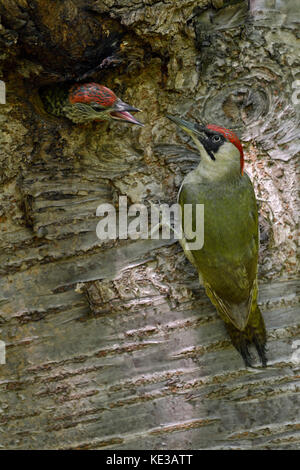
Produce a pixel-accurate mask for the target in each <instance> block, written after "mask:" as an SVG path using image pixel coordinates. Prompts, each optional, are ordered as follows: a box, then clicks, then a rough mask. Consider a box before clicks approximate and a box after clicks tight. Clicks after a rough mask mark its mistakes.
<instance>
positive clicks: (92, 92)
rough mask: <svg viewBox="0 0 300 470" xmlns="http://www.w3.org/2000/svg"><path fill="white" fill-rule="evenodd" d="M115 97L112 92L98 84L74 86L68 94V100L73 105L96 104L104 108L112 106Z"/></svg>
mask: <svg viewBox="0 0 300 470" xmlns="http://www.w3.org/2000/svg"><path fill="white" fill-rule="evenodd" d="M116 99H117V97H116V95H115V94H114V92H113V91H111V90H110V89H109V88H106V87H105V86H103V85H99V83H84V84H78V85H74V86H73V87H72V88H71V90H70V94H69V100H70V102H71V103H72V104H73V103H90V102H91V101H92V102H94V103H98V104H100V105H101V106H104V107H110V106H112V105H113V104H114V102H115V101H116Z"/></svg>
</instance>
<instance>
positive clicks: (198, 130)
mask: <svg viewBox="0 0 300 470" xmlns="http://www.w3.org/2000/svg"><path fill="white" fill-rule="evenodd" d="M166 117H167V118H168V119H170V121H173V122H175V124H177V126H179V127H180V128H181V129H182V130H184V131H185V132H186V133H187V134H189V135H191V136H194V137H196V138H198V140H199V138H206V136H205V132H204V129H205V128H204V126H199V124H197V123H193V122H189V121H185V120H184V119H179V118H177V117H174V116H169V115H167V116H166Z"/></svg>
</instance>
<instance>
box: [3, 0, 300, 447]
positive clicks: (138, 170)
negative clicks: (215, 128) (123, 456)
mask: <svg viewBox="0 0 300 470" xmlns="http://www.w3.org/2000/svg"><path fill="white" fill-rule="evenodd" d="M297 6H298V2H297V1H296V0H289V1H275V0H271V1H268V0H253V1H250V2H249V5H248V1H243V0H238V1H235V0H232V1H228V0H214V1H208V0H202V1H195V0H181V1H177V0H172V1H171V0H170V1H167V0H165V1H155V0H150V1H147V2H143V1H140V2H138V1H133V0H127V1H126V2H124V1H120V0H104V1H101V2H100V1H95V2H89V1H88V0H63V1H61V0H60V1H58V0H57V1H54V2H51V10H50V9H49V7H50V3H49V2H47V1H45V0H33V1H30V2H29V1H26V0H5V1H4V0H0V17H1V22H0V79H1V80H3V81H5V83H6V87H7V104H6V105H2V104H0V168H1V169H0V184H1V192H0V222H1V223H0V232H1V237H0V247H1V251H0V276H1V277H0V339H1V340H3V341H5V343H6V360H7V361H6V364H3V365H0V412H1V413H0V423H1V425H0V446H2V448H5V449H24V448H25V449H58V448H59V449H69V448H74V449H86V448H88V449H89V448H96V449H98V448H99V449H168V448H172V449H197V448H199V449H230V448H239V449H251V448H257V449H268V448H272V449H294V448H299V442H300V435H299V404H300V403H299V364H300V353H299V350H300V328H299V327H300V311H299V304H298V303H297V294H298V292H299V291H298V290H297V289H298V288H299V282H298V279H299V276H298V271H297V265H296V250H297V242H298V233H297V228H298V226H297V222H298V220H297V209H298V200H297V194H296V192H297V189H298V187H297V179H296V176H297V167H296V162H297V157H298V154H299V99H298V96H299V94H298V95H297V89H298V88H299V87H298V83H299V79H300V69H299V52H298V51H299V12H298V11H297ZM112 44H113V46H112ZM107 58H109V60H106V59H107ZM82 79H85V80H87V79H91V80H93V81H99V82H100V83H103V84H105V85H106V86H108V87H110V88H111V89H113V90H114V91H115V93H116V94H117V95H118V96H120V97H121V98H122V99H123V100H124V101H126V102H130V103H132V104H134V105H135V106H137V107H139V108H140V109H142V110H143V112H142V113H140V115H139V118H140V120H141V121H143V122H144V123H145V127H144V128H142V129H141V128H135V127H129V126H126V125H123V124H122V123H120V124H119V123H113V124H104V123H97V124H96V123H94V124H89V125H86V126H84V127H80V126H77V125H75V124H72V123H71V122H68V121H67V120H64V119H57V118H55V117H53V116H49V115H47V114H46V113H45V111H44V110H43V108H42V104H41V102H40V100H39V96H38V90H39V87H41V86H43V85H45V84H51V83H60V82H65V81H77V80H79V81H80V80H82ZM297 80H298V82H297ZM297 87H298V88H297ZM166 114H173V115H180V116H182V117H185V116H186V117H187V118H191V119H194V120H200V119H202V120H204V121H205V122H214V123H218V124H219V125H223V126H226V127H229V128H231V129H233V130H235V131H236V132H237V133H238V134H239V135H240V137H241V139H242V142H243V145H244V148H245V153H246V171H247V172H248V173H249V174H250V176H251V178H252V180H253V182H254V185H255V190H256V195H257V198H258V201H259V205H260V222H261V249H260V264H259V281H260V305H261V308H262V311H263V314H264V317H265V320H266V326H267V330H268V347H269V351H268V357H269V361H270V366H269V367H268V368H267V369H261V368H260V367H259V366H257V368H256V369H253V370H247V369H245V367H244V365H243V363H242V359H241V358H240V357H239V355H238V353H237V352H236V351H235V350H234V348H233V347H232V345H231V343H230V340H229V338H228V336H227V335H226V332H225V329H224V327H223V324H222V322H221V320H220V319H219V317H218V316H217V313H216V312H215V309H214V307H213V306H212V305H211V304H210V302H209V300H208V298H207V297H206V295H205V293H204V290H203V289H202V288H201V287H199V285H198V279H197V275H196V272H195V270H194V268H193V267H192V266H191V265H190V264H189V263H188V261H187V260H186V259H185V256H184V254H183V253H182V250H181V248H180V247H179V245H178V244H177V243H176V242H175V241H174V240H170V241H166V240H152V241H149V240H136V241H134V240H116V241H111V240H109V241H99V240H98V238H97V236H96V225H97V222H98V219H97V217H96V208H97V206H98V205H99V204H101V203H105V202H113V203H116V202H117V201H118V197H119V196H121V195H127V196H128V197H129V200H130V202H132V203H135V202H141V203H145V204H150V202H152V203H153V202H154V203H155V202H158V201H160V202H161V203H162V202H165V203H168V204H172V203H174V202H175V201H176V195H177V191H178V188H179V186H180V183H181V181H182V179H183V177H184V175H185V174H186V173H187V172H188V171H190V170H191V169H192V168H193V167H195V165H197V162H198V155H197V151H196V149H195V147H194V145H193V143H192V142H191V141H190V140H189V138H188V137H187V136H186V135H184V134H183V133H182V132H181V131H180V130H175V128H174V126H173V124H172V123H170V122H169V121H168V120H167V119H166V117H165V115H166Z"/></svg>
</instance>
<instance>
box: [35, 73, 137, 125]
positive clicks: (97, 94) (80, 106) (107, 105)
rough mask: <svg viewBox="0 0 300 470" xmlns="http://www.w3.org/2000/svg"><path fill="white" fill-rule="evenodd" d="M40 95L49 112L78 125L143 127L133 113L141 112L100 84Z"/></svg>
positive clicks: (60, 88)
mask: <svg viewBox="0 0 300 470" xmlns="http://www.w3.org/2000/svg"><path fill="white" fill-rule="evenodd" d="M40 96H41V99H42V101H43V103H44V107H45V109H46V111H48V112H49V113H50V114H54V115H55V116H58V117H61V116H64V117H67V118H68V119H70V120H71V121H73V122H75V123H86V122H90V121H123V122H130V123H132V124H137V125H139V126H143V124H142V123H141V122H139V121H138V120H137V119H135V118H134V117H133V116H132V114H130V112H138V111H140V110H139V109H137V108H134V107H133V106H130V105H129V104H127V103H124V102H123V101H122V100H121V99H120V98H118V97H117V96H116V95H115V94H114V92H113V91H112V90H110V89H109V88H107V87H105V86H103V85H100V84H99V83H93V82H92V83H83V84H76V85H73V86H71V87H70V86H67V85H65V86H62V85H57V86H53V87H46V88H44V89H42V90H41V91H40Z"/></svg>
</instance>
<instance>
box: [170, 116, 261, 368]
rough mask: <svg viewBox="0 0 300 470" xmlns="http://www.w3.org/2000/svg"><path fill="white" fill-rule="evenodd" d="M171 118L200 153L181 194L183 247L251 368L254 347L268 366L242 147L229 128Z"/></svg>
mask: <svg viewBox="0 0 300 470" xmlns="http://www.w3.org/2000/svg"><path fill="white" fill-rule="evenodd" d="M168 118H169V119H170V120H171V121H173V122H175V123H176V124H177V125H178V126H179V127H180V128H181V129H183V130H184V132H186V133H187V134H188V135H190V136H191V137H192V139H193V141H194V144H195V145H196V147H197V149H198V151H199V154H200V162H199V165H198V166H197V168H196V169H195V170H193V171H191V172H190V173H189V174H188V175H187V176H186V177H185V178H184V181H183V183H182V186H181V189H180V191H179V196H178V199H179V203H180V206H181V209H182V226H183V237H182V240H181V245H182V247H183V249H184V252H185V254H186V256H187V258H188V259H189V261H190V262H191V263H192V264H193V265H194V266H195V267H196V269H197V271H198V273H199V280H200V281H201V282H202V283H203V284H204V287H205V290H206V293H207V295H208V297H209V298H210V300H211V302H212V303H213V304H214V305H215V307H216V309H217V311H218V313H219V315H220V316H221V318H222V319H223V320H224V322H225V325H226V328H227V331H228V333H229V335H230V337H231V340H232V343H233V345H234V346H235V347H236V349H237V350H238V351H239V352H240V354H241V355H242V357H243V359H244V362H245V364H246V365H247V366H251V364H252V357H251V355H250V353H249V349H248V346H249V345H250V344H251V343H253V344H254V345H255V347H256V350H257V352H258V354H259V357H260V360H261V363H262V365H263V366H265V365H266V364H267V358H266V353H265V346H266V329H265V324H264V320H263V317H262V314H261V312H260V309H259V307H258V305H257V295H258V287H257V262H258V250H259V229H258V212H257V204H256V199H255V194H254V189H253V186H252V183H251V181H250V178H249V177H248V175H247V174H246V173H244V171H243V169H244V152H243V147H242V144H241V142H240V140H239V138H238V137H237V135H236V134H235V133H234V132H233V131H231V130H229V129H226V128H225V127H221V126H218V125H215V124H207V125H206V126H203V125H199V124H198V123H192V122H189V121H185V120H183V119H179V118H177V117H174V116H168ZM187 204H188V205H190V206H192V208H193V211H192V230H191V229H190V226H189V225H190V222H191V221H187V222H189V223H187V224H186V227H185V226H184V223H185V220H184V219H185V213H186V215H187V214H188V212H185V210H186V209H187V207H185V205H187ZM197 204H203V205H204V245H203V247H202V248H201V249H199V246H198V247H195V246H193V242H194V241H195V240H194V239H193V237H194V238H195V233H196V235H197V237H196V238H197V239H198V242H199V238H200V234H201V232H202V229H203V227H197V223H198V221H197V219H196V205H197ZM196 222H197V223H196ZM197 230H199V233H198V234H197ZM200 230H201V232H200Z"/></svg>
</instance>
